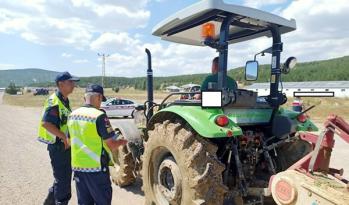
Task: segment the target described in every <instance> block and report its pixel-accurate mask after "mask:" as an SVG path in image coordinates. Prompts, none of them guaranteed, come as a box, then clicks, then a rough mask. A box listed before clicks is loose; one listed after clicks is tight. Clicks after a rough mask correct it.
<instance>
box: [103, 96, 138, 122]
mask: <svg viewBox="0 0 349 205" xmlns="http://www.w3.org/2000/svg"><path fill="white" fill-rule="evenodd" d="M135 107H137V104H136V103H135V102H133V101H131V100H127V99H121V98H109V99H107V101H105V102H102V105H101V110H104V111H105V113H106V114H107V116H108V117H120V116H123V117H125V118H127V117H129V116H131V115H132V112H133V110H134V109H135Z"/></svg>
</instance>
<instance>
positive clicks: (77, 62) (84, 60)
mask: <svg viewBox="0 0 349 205" xmlns="http://www.w3.org/2000/svg"><path fill="white" fill-rule="evenodd" d="M88 62H89V61H88V60H87V59H76V60H74V61H73V63H76V64H83V63H88Z"/></svg>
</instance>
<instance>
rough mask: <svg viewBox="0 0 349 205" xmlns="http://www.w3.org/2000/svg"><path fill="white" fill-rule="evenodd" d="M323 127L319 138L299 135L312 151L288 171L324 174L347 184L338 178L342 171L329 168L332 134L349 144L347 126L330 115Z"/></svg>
mask: <svg viewBox="0 0 349 205" xmlns="http://www.w3.org/2000/svg"><path fill="white" fill-rule="evenodd" d="M324 126H325V129H324V131H323V132H322V133H321V134H320V135H319V136H318V135H314V134H311V133H301V134H300V138H301V139H302V140H305V141H308V142H310V143H311V144H312V145H313V148H314V149H313V151H312V152H310V153H309V154H308V155H306V156H304V157H303V158H302V159H300V160H299V161H298V162H296V163H295V164H294V165H292V166H291V167H290V168H288V169H289V170H290V169H292V170H298V171H300V172H303V173H306V174H309V175H311V174H312V173H313V172H314V171H317V172H325V173H329V174H332V175H333V176H335V177H337V178H339V179H340V180H342V181H343V182H345V183H346V184H348V181H347V180H345V179H343V178H342V177H340V176H341V175H342V174H343V169H341V170H338V169H333V168H330V167H329V164H330V158H331V152H332V149H333V147H334V142H335V140H334V134H337V135H338V136H339V137H341V138H342V139H343V140H344V141H345V142H347V143H348V144H349V124H348V123H347V122H345V121H344V120H343V118H341V117H339V116H336V115H330V116H329V117H328V118H327V120H326V122H325V123H324Z"/></svg>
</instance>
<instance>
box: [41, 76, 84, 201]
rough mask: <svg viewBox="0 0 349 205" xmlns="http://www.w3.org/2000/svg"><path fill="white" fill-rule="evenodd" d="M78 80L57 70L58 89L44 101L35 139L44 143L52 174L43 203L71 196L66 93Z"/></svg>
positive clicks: (68, 110) (68, 112) (65, 199)
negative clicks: (52, 180)
mask: <svg viewBox="0 0 349 205" xmlns="http://www.w3.org/2000/svg"><path fill="white" fill-rule="evenodd" d="M78 80H79V79H78V78H76V77H73V76H72V75H70V74H69V73H68V72H63V73H60V74H58V75H57V77H56V84H57V88H58V90H57V91H56V92H55V93H53V94H52V95H51V96H50V97H49V98H48V99H47V100H46V101H45V104H44V112H43V116H42V120H41V122H40V125H39V133H38V135H39V137H38V140H39V141H40V142H43V143H45V144H47V150H48V152H49V155H50V159H51V165H52V170H53V176H54V182H53V185H52V187H51V188H50V189H49V193H48V195H47V197H46V199H45V201H44V205H57V204H60V205H66V204H68V201H69V200H70V198H71V175H72V171H71V154H70V145H69V142H68V138H67V135H68V127H67V119H68V116H69V114H70V113H71V109H70V106H69V100H68V95H69V94H70V93H72V92H73V90H74V87H75V81H78Z"/></svg>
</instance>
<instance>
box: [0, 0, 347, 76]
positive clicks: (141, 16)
mask: <svg viewBox="0 0 349 205" xmlns="http://www.w3.org/2000/svg"><path fill="white" fill-rule="evenodd" d="M226 1H227V2H229V3H234V4H238V5H245V6H250V7H255V8H258V9H261V10H265V11H269V12H272V13H275V14H278V15H281V16H283V17H285V18H295V19H296V20H297V27H298V29H297V31H296V32H293V33H291V34H287V35H285V36H284V43H285V46H284V53H283V59H285V58H286V57H287V56H290V55H292V56H296V57H297V58H298V59H299V60H300V61H311V60H321V59H328V58H334V57H341V56H344V55H349V50H348V48H347V46H346V45H348V44H349V35H348V34H349V24H343V23H341V22H342V21H343V20H344V19H348V17H349V14H347V13H348V12H347V11H348V9H349V6H348V5H349V4H347V2H346V0H306V1H305V0H303V1H302V0H298V1H290V0H226ZM19 2H20V3H19ZM195 2H197V0H133V1H128V0H26V1H20V0H18V1H13V0H2V1H1V2H0V45H1V49H0V69H22V68H42V69H48V70H55V71H65V70H67V71H69V72H71V73H73V74H75V75H78V76H94V75H100V73H101V68H100V65H101V61H100V59H99V58H98V56H97V53H98V52H101V53H107V54H110V57H109V58H108V59H107V62H106V73H107V75H109V76H127V77H133V76H144V75H145V67H146V60H145V54H144V52H143V50H144V48H145V47H148V48H150V49H151V50H152V51H153V54H154V72H155V75H158V76H166V75H179V74H191V73H202V72H209V66H208V65H209V63H210V60H211V59H212V57H214V56H215V55H216V53H215V52H214V51H212V50H211V49H208V48H197V47H190V46H185V45H179V44H174V43H168V42H164V41H161V40H160V39H159V38H157V37H154V36H151V30H152V28H153V27H154V26H155V25H156V24H157V23H158V22H160V21H161V20H162V19H164V18H166V17H167V16H169V15H171V14H172V13H174V12H176V11H178V10H180V9H182V8H185V7H186V6H189V5H191V4H193V3H195ZM269 45H270V39H263V38H262V39H257V40H254V41H251V42H246V43H242V44H238V45H233V46H232V47H231V49H230V50H231V52H230V55H229V57H230V58H229V67H230V68H234V67H238V66H241V65H243V64H244V62H245V61H247V60H250V59H251V58H252V56H253V54H254V53H256V52H258V51H260V50H262V49H264V48H266V47H268V46H269ZM261 62H262V63H268V62H269V59H268V58H265V59H261Z"/></svg>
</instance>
